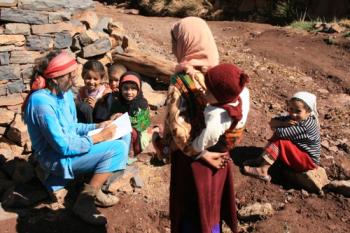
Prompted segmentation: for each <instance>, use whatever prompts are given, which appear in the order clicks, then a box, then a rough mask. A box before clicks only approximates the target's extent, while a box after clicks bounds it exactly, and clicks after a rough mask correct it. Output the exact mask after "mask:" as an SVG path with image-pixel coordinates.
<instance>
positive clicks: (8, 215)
mask: <svg viewBox="0 0 350 233" xmlns="http://www.w3.org/2000/svg"><path fill="white" fill-rule="evenodd" d="M0 6H1V4H0ZM17 218H18V214H16V213H13V212H7V211H5V210H4V209H3V208H2V206H0V222H2V221H5V220H9V219H17ZM16 222H17V220H15V223H14V224H16ZM4 228H5V227H4Z"/></svg>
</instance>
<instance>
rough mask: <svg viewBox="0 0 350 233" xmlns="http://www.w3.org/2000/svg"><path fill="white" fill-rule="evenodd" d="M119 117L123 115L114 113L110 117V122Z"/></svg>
mask: <svg viewBox="0 0 350 233" xmlns="http://www.w3.org/2000/svg"><path fill="white" fill-rule="evenodd" d="M121 115H123V113H120V112H118V113H114V114H113V115H112V116H111V120H113V121H114V120H115V119H117V118H119V117H120V116H121Z"/></svg>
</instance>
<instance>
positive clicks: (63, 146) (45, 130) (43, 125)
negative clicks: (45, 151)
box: [35, 105, 93, 156]
mask: <svg viewBox="0 0 350 233" xmlns="http://www.w3.org/2000/svg"><path fill="white" fill-rule="evenodd" d="M36 111H37V112H36V114H35V115H36V118H37V119H36V121H37V123H38V126H39V129H40V131H41V133H42V134H43V135H44V137H45V139H46V140H47V142H48V143H49V144H50V146H51V147H52V148H53V149H54V150H55V151H57V153H59V154H60V155H62V156H69V155H76V154H81V153H86V152H88V151H89V150H90V148H91V146H92V145H93V142H92V139H91V137H89V136H79V135H76V134H74V135H72V134H70V133H69V132H64V130H63V128H62V126H61V125H60V122H59V121H58V119H57V116H56V114H55V111H54V109H52V107H51V106H49V105H41V106H38V108H37V109H36Z"/></svg>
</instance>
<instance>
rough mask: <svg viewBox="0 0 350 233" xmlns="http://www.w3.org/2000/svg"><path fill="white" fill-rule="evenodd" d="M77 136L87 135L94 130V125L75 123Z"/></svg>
mask: <svg viewBox="0 0 350 233" xmlns="http://www.w3.org/2000/svg"><path fill="white" fill-rule="evenodd" d="M76 129H77V134H79V135H82V136H83V135H87V133H88V132H89V131H90V130H94V129H96V124H85V123H76Z"/></svg>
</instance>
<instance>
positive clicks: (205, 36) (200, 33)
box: [171, 17, 219, 72]
mask: <svg viewBox="0 0 350 233" xmlns="http://www.w3.org/2000/svg"><path fill="white" fill-rule="evenodd" d="M171 36H172V39H173V40H174V41H173V43H175V46H176V47H175V48H174V53H175V56H176V58H177V61H178V63H179V64H178V65H177V66H176V68H175V70H176V72H179V71H183V70H186V69H193V68H195V67H201V68H202V67H203V68H207V69H208V68H210V67H213V66H216V65H217V64H219V52H218V49H217V47H216V44H215V40H214V37H213V35H212V33H211V31H210V28H209V27H208V25H207V23H206V22H205V21H204V20H203V19H201V18H198V17H186V18H183V19H181V20H179V21H178V22H176V23H175V24H174V25H173V27H172V29H171Z"/></svg>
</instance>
